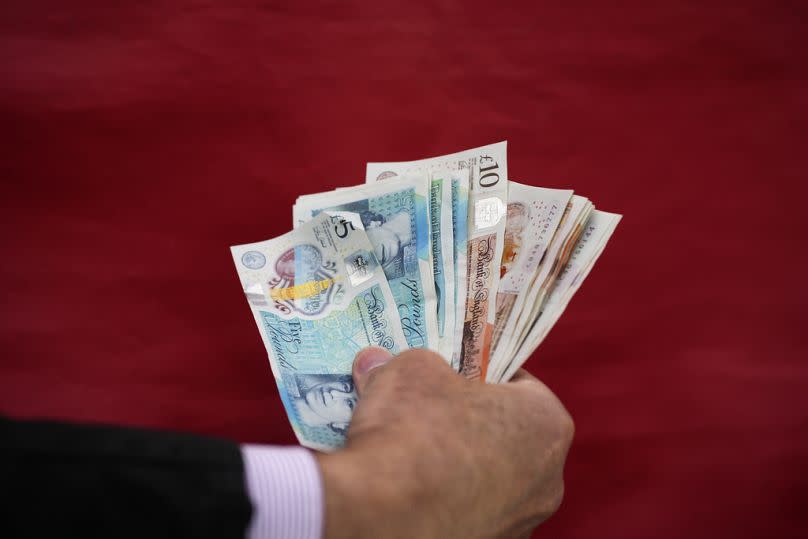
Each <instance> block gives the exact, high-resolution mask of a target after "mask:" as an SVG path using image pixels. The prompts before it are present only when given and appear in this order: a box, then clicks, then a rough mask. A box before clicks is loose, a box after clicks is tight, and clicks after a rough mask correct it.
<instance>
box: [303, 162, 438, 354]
mask: <svg viewBox="0 0 808 539" xmlns="http://www.w3.org/2000/svg"><path fill="white" fill-rule="evenodd" d="M428 197H429V181H428V179H427V178H426V177H425V176H406V177H401V178H398V179H396V180H395V181H390V182H385V183H383V184H379V185H358V186H355V187H350V188H345V189H339V190H337V191H332V192H328V193H317V194H314V195H305V196H301V197H299V198H298V199H297V202H296V203H295V206H294V209H293V221H294V224H295V226H299V225H300V223H303V222H306V221H308V220H309V219H311V218H312V217H314V216H316V215H317V214H319V213H320V212H322V211H329V212H331V213H335V212H336V213H338V214H341V213H344V212H347V213H353V214H356V215H358V216H359V219H360V220H361V221H362V225H363V227H364V228H365V230H366V232H367V236H368V238H369V239H370V243H371V245H372V246H373V248H374V253H375V255H376V258H377V259H378V260H379V262H380V263H381V266H382V269H383V271H384V274H385V276H386V277H387V280H388V282H389V283H390V289H391V290H392V292H393V297H394V298H395V300H396V311H397V313H398V315H399V317H400V319H401V326H402V329H403V331H404V336H405V337H406V339H407V344H408V346H409V347H410V348H429V349H432V350H435V351H438V344H439V334H438V324H437V308H436V306H437V297H436V292H435V280H434V274H433V270H432V261H431V256H432V248H431V241H432V238H431V236H430V233H429V208H428V204H429V200H428Z"/></svg>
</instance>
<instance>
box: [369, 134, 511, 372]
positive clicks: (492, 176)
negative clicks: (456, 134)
mask: <svg viewBox="0 0 808 539" xmlns="http://www.w3.org/2000/svg"><path fill="white" fill-rule="evenodd" d="M459 170H468V173H469V189H470V193H469V200H468V220H467V224H468V237H467V246H466V249H467V250H466V272H467V273H466V275H467V277H466V283H465V285H464V287H463V293H462V294H460V293H459V292H460V290H458V293H459V294H458V298H457V300H458V301H459V302H462V303H463V304H464V309H463V311H462V317H460V318H459V319H457V320H455V325H456V326H457V325H458V324H462V332H460V333H459V334H460V336H461V338H460V339H455V342H454V350H453V358H452V362H453V364H457V366H458V368H459V370H460V372H461V373H462V374H463V375H464V376H466V377H467V378H469V379H475V380H485V377H486V371H487V369H488V361H489V352H490V348H491V337H492V334H493V327H494V321H495V315H496V312H495V302H496V291H497V288H498V286H499V262H500V259H501V258H502V250H503V241H504V234H505V217H506V213H507V199H508V163H507V144H506V143H505V142H499V143H496V144H490V145H488V146H482V147H480V148H474V149H472V150H466V151H462V152H458V153H454V154H449V155H443V156H440V157H433V158H429V159H422V160H419V161H409V162H398V163H368V164H367V170H366V176H365V181H366V182H368V183H374V182H377V181H382V180H385V179H387V178H391V177H394V176H402V175H407V174H421V175H426V176H428V177H430V178H432V177H435V176H434V174H435V173H437V174H441V173H443V172H445V171H450V172H451V171H459ZM464 296H465V297H464Z"/></svg>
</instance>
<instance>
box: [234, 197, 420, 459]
mask: <svg viewBox="0 0 808 539" xmlns="http://www.w3.org/2000/svg"><path fill="white" fill-rule="evenodd" d="M231 252H232V255H233V261H234V262H235V264H236V269H237V271H238V275H239V279H240V280H241V284H242V287H243V289H244V293H245V295H246V296H247V301H248V304H249V306H250V311H251V312H252V314H253V317H254V319H255V322H256V324H257V325H258V331H259V333H260V334H261V338H262V340H263V341H264V346H265V347H266V350H267V353H268V355H269V363H270V365H271V367H272V373H273V375H274V376H275V381H276V382H277V384H278V391H279V392H280V395H281V399H282V400H283V405H284V408H285V409H286V413H287V415H288V417H289V421H290V423H291V424H292V428H293V429H294V431H295V434H296V435H297V438H298V440H299V441H300V443H301V444H303V445H305V446H308V447H311V448H314V449H319V450H324V451H330V450H334V449H336V448H339V447H341V446H342V445H343V444H344V442H345V432H346V430H347V428H348V424H349V423H350V420H351V415H352V413H353V408H354V406H355V404H356V402H357V396H356V392H355V391H354V386H353V380H352V378H351V367H352V364H353V359H354V356H355V355H356V353H357V352H358V351H359V350H361V349H362V348H365V347H367V346H381V347H383V348H386V349H387V350H390V351H391V352H392V353H394V354H395V353H397V352H399V351H401V350H403V349H406V347H407V341H406V339H405V338H404V333H403V331H402V328H401V324H400V321H399V318H398V314H397V310H396V308H395V300H394V299H393V295H392V292H391V290H390V287H389V286H388V284H387V280H386V278H385V276H384V272H383V270H382V267H381V265H380V263H379V261H378V260H377V259H376V255H375V253H374V249H373V247H372V246H371V244H370V241H369V240H368V236H367V234H366V233H365V231H364V230H363V228H362V221H361V219H359V218H358V216H355V215H354V216H331V215H328V214H326V213H322V214H320V215H318V216H317V217H315V218H314V219H312V220H311V221H309V222H308V223H306V224H304V225H302V226H300V227H298V228H297V229H295V230H293V231H292V232H289V233H287V234H284V235H283V236H279V237H277V238H274V239H271V240H267V241H263V242H259V243H251V244H246V245H237V246H234V247H231Z"/></svg>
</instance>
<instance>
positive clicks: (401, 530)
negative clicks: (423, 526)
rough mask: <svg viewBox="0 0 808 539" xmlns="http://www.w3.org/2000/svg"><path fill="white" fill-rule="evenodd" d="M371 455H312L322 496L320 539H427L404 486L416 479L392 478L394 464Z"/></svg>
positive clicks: (353, 451)
mask: <svg viewBox="0 0 808 539" xmlns="http://www.w3.org/2000/svg"><path fill="white" fill-rule="evenodd" d="M373 453H374V452H369V451H360V450H358V449H355V448H349V449H344V450H342V451H340V452H337V453H332V454H316V459H317V462H318V465H319V467H320V473H321V476H322V479H323V486H324V491H325V494H324V500H325V525H324V527H323V529H324V537H325V538H331V537H357V538H363V537H369V538H370V537H393V536H408V537H425V536H426V535H425V534H424V533H422V532H423V530H422V532H420V533H419V532H418V530H419V528H420V526H418V522H420V521H422V520H423V519H422V518H421V517H422V516H423V515H422V514H421V512H419V511H417V510H416V508H415V504H414V503H413V502H414V501H415V499H414V498H413V497H412V496H410V491H411V490H412V489H411V488H409V487H408V484H409V483H413V484H414V483H415V481H413V480H414V478H413V477H409V478H401V477H396V478H391V477H390V476H389V475H390V472H391V467H390V465H391V464H392V463H391V462H390V461H388V462H384V461H382V460H380V459H379V458H377V457H376V455H374V454H373ZM399 475H403V474H399ZM427 535H428V534H427Z"/></svg>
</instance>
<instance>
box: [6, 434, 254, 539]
mask: <svg viewBox="0 0 808 539" xmlns="http://www.w3.org/2000/svg"><path fill="white" fill-rule="evenodd" d="M0 478H2V482H3V488H2V500H0V503H1V504H2V507H4V509H5V511H4V513H5V516H4V518H3V522H2V523H0V536H2V537H46V536H54V537H61V536H74V535H75V536H87V537H89V536H106V537H139V538H142V537H155V536H159V537H168V536H170V537H211V538H214V537H215V538H220V537H243V536H244V530H245V529H246V528H247V524H248V522H249V520H250V515H251V511H252V509H251V506H250V500H249V498H248V496H247V493H246V491H245V488H244V471H243V466H242V457H241V452H240V450H239V446H238V445H237V444H235V443H232V442H228V441H224V440H217V439H212V438H204V437H201V436H193V435H185V434H177V433H171V432H156V431H147V430H141V429H131V428H122V427H110V426H98V425H69V424H66V423H58V422H53V421H12V420H8V419H0ZM4 530H5V531H4Z"/></svg>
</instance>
